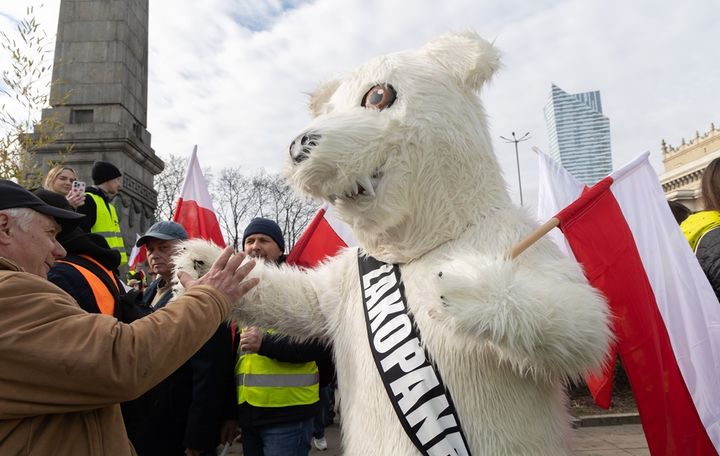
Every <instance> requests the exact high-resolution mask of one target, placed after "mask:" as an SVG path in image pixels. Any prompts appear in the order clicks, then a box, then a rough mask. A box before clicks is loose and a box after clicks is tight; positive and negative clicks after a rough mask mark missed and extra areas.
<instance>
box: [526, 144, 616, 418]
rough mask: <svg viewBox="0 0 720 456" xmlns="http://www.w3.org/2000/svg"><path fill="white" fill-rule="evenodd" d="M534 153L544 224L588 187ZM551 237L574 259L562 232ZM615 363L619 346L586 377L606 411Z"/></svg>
mask: <svg viewBox="0 0 720 456" xmlns="http://www.w3.org/2000/svg"><path fill="white" fill-rule="evenodd" d="M532 150H533V151H535V153H536V154H537V156H538V202H537V217H538V220H539V221H545V220H549V219H550V218H551V217H554V216H555V214H557V213H558V212H559V211H560V210H561V209H562V208H564V207H566V206H568V205H569V204H571V203H572V202H573V201H575V200H576V199H578V198H579V197H580V195H581V194H582V193H583V190H586V189H587V187H586V186H585V184H583V183H582V182H580V181H579V180H577V179H576V178H575V176H573V175H572V174H570V172H569V171H568V170H566V169H565V168H564V167H563V166H562V165H561V164H560V163H558V162H557V160H555V159H553V158H552V157H550V156H549V155H547V154H546V153H545V152H543V151H541V150H540V149H538V148H537V147H533V148H532ZM548 236H550V239H552V241H553V242H554V243H555V244H556V245H557V246H558V248H559V249H560V251H561V252H563V253H564V254H565V255H567V256H569V257H570V258H575V256H574V255H573V253H572V250H571V249H570V246H569V245H568V242H567V240H566V239H565V236H563V234H562V233H561V232H560V231H558V230H552V231H550V232H549V233H548ZM616 360H617V347H615V346H613V347H612V348H610V352H609V353H608V363H607V364H606V365H605V367H604V369H603V371H602V372H600V373H597V374H589V375H587V376H586V377H585V384H586V385H587V387H588V389H589V390H590V394H591V395H592V397H593V400H594V401H595V403H596V404H597V405H598V406H599V407H602V408H604V409H608V408H610V404H611V402H612V387H613V378H614V376H615V362H616Z"/></svg>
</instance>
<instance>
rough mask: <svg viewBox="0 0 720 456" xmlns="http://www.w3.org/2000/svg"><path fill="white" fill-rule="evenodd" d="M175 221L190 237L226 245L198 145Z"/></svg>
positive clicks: (174, 217)
mask: <svg viewBox="0 0 720 456" xmlns="http://www.w3.org/2000/svg"><path fill="white" fill-rule="evenodd" d="M173 221H174V222H177V223H179V224H180V225H182V226H183V228H185V231H187V233H188V236H189V238H190V239H196V238H201V239H206V240H209V241H212V242H214V243H215V244H217V245H219V246H220V247H225V239H224V238H223V235H222V231H221V230H220V224H219V223H218V219H217V216H216V215H215V210H214V209H213V204H212V199H211V198H210V192H209V191H208V186H207V182H206V181H205V176H203V173H202V170H201V169H200V162H199V161H198V158H197V146H195V147H194V148H193V152H192V156H191V157H190V163H188V170H187V173H186V174H185V182H184V183H183V187H182V192H181V193H180V198H179V199H178V202H177V205H176V206H175V212H174V214H173Z"/></svg>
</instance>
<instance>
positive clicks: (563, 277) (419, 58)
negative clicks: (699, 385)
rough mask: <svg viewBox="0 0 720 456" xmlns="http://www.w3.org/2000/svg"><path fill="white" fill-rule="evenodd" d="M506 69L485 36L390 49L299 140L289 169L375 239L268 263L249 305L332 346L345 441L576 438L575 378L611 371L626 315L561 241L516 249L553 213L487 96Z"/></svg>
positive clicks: (189, 261) (259, 318)
mask: <svg viewBox="0 0 720 456" xmlns="http://www.w3.org/2000/svg"><path fill="white" fill-rule="evenodd" d="M498 66H499V53H498V52H497V51H496V49H495V48H494V47H493V46H492V45H491V44H490V43H488V42H487V41H485V40H483V39H482V38H480V37H479V36H477V35H476V34H474V33H469V32H468V33H451V34H447V35H444V36H440V37H438V38H435V39H433V40H431V41H430V42H429V43H427V44H426V45H425V46H424V47H423V48H421V49H419V50H415V51H407V52H401V53H395V54H389V55H385V56H382V57H379V58H376V59H375V60H372V61H371V62H369V63H367V64H366V65H364V66H362V67H360V68H359V69H357V70H355V71H353V72H351V73H349V74H348V75H346V76H344V77H342V78H341V79H337V80H334V81H330V82H327V83H325V84H323V85H321V86H320V87H319V88H318V89H317V91H316V92H315V93H313V94H312V95H311V100H310V111H311V113H312V115H313V120H312V121H311V122H310V124H309V125H308V126H307V127H306V128H305V129H304V130H303V131H302V132H301V133H300V134H299V135H298V136H297V138H296V139H295V140H293V141H292V142H291V146H290V157H289V160H288V164H287V168H286V173H285V174H286V178H287V180H288V182H289V183H290V185H291V186H292V187H293V188H294V189H295V190H296V191H297V192H299V193H300V194H303V195H306V196H310V197H312V198H315V199H316V200H319V201H326V202H329V203H331V204H332V205H333V206H334V209H335V210H336V212H337V214H338V215H339V217H340V218H341V219H343V220H344V221H345V222H347V223H348V224H349V225H350V226H351V227H352V229H353V232H354V235H355V237H356V238H357V239H358V243H359V246H358V247H351V248H347V249H345V250H343V251H341V252H340V253H339V254H338V255H337V256H335V257H333V258H329V259H327V260H326V261H325V262H324V263H323V264H321V265H319V266H318V267H317V268H315V269H312V270H300V269H298V268H295V267H292V266H287V265H280V266H275V265H268V264H258V265H257V266H256V267H255V269H254V270H253V272H252V275H254V276H257V277H259V278H260V283H259V285H258V286H257V287H255V288H254V289H252V290H251V291H250V292H249V293H248V294H247V295H246V296H245V297H244V298H243V299H242V300H241V302H239V303H237V306H236V308H235V311H234V314H233V318H235V319H236V321H237V322H238V323H239V324H240V325H256V326H260V327H264V328H273V329H274V330H276V331H278V332H280V333H283V334H287V335H290V336H292V337H294V338H296V339H298V340H305V339H310V338H312V339H326V340H329V341H331V342H332V344H333V348H334V355H335V359H336V367H337V377H338V387H339V389H340V392H341V395H342V401H341V417H342V445H343V451H344V454H348V455H351V456H375V455H376V456H386V455H394V456H405V455H417V454H430V455H434V454H442V455H446V454H473V455H476V456H477V455H492V456H498V455H553V456H557V455H560V454H568V453H570V452H571V450H570V445H569V444H568V440H569V436H570V426H569V415H568V413H567V404H566V398H565V396H564V392H563V391H564V384H565V383H566V382H567V381H568V380H569V379H570V380H572V379H577V378H580V377H581V376H582V375H585V374H586V373H588V372H590V371H594V370H597V369H599V368H601V367H602V365H603V362H604V358H605V356H606V353H607V349H608V346H609V344H610V342H611V333H610V330H609V326H608V325H609V316H608V313H607V306H606V303H605V302H604V300H603V298H602V297H601V296H600V295H599V294H598V293H596V291H595V290H594V289H593V288H592V287H590V286H589V285H588V283H587V281H586V279H585V277H584V276H583V273H582V271H581V269H580V267H579V266H578V265H577V263H575V262H574V261H572V260H570V259H568V258H566V257H564V256H563V255H561V254H560V252H559V251H558V250H557V248H556V247H555V246H554V245H553V244H552V243H551V242H550V241H549V240H547V239H541V240H540V241H538V242H537V243H535V244H534V245H533V246H532V247H530V248H529V249H528V250H527V251H525V252H524V253H523V254H522V255H520V256H519V257H518V258H515V259H508V256H507V252H509V251H510V250H511V248H512V247H513V245H515V244H516V243H517V242H518V241H519V240H521V239H522V238H523V237H525V236H526V235H527V234H529V233H530V232H531V231H532V230H533V229H534V228H535V225H536V223H535V222H534V221H533V220H532V218H531V217H529V216H528V214H527V213H526V212H525V211H524V210H523V209H522V208H518V207H516V206H514V205H513V204H512V202H511V200H510V197H509V195H508V193H507V190H506V185H505V182H504V181H503V179H502V175H501V171H500V168H499V166H498V163H497V161H496V158H495V156H494V154H493V152H492V147H491V140H490V136H489V133H488V129H487V120H486V117H485V113H484V109H483V107H482V104H481V103H480V100H479V98H478V96H477V94H478V92H479V91H480V89H481V87H482V86H483V84H484V83H485V82H486V81H488V80H489V78H490V77H491V76H492V74H493V72H494V71H495V70H496V69H497V68H498ZM218 253H219V249H217V248H215V247H211V246H209V245H202V241H191V242H189V243H187V244H186V247H185V249H184V251H183V252H182V253H181V254H180V256H179V257H178V258H177V261H176V263H177V265H178V268H179V269H181V270H186V271H188V272H191V273H193V274H195V275H197V274H202V265H209V264H211V263H212V261H213V259H214V258H215V257H216V256H217V254H218ZM198 265H200V266H198ZM433 369H434V371H433ZM432 372H435V374H433V373H432ZM425 374H427V375H425ZM438 391H439V392H438Z"/></svg>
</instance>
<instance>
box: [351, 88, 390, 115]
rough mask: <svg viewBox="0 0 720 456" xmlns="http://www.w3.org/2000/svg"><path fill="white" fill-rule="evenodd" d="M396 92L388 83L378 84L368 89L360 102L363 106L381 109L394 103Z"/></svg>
mask: <svg viewBox="0 0 720 456" xmlns="http://www.w3.org/2000/svg"><path fill="white" fill-rule="evenodd" d="M395 98H397V94H396V93H395V89H394V88H393V86H391V85H390V84H378V85H376V86H375V87H373V88H372V89H370V90H368V91H367V93H366V94H365V96H364V97H363V99H362V103H361V104H360V105H361V106H362V107H363V108H372V109H377V110H378V111H382V110H383V109H385V108H389V107H390V106H392V104H393V103H395Z"/></svg>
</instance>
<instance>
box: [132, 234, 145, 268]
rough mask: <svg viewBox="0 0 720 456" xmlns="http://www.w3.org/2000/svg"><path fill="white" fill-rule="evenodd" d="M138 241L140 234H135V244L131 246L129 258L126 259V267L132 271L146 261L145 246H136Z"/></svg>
mask: <svg viewBox="0 0 720 456" xmlns="http://www.w3.org/2000/svg"><path fill="white" fill-rule="evenodd" d="M138 239H140V234H135V243H134V244H133V248H132V251H131V252H130V257H129V258H128V267H129V268H130V269H134V268H135V266H137V265H138V264H140V263H143V262H144V261H145V260H146V259H147V250H146V249H145V244H143V245H141V246H140V247H138V246H137V241H138Z"/></svg>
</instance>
